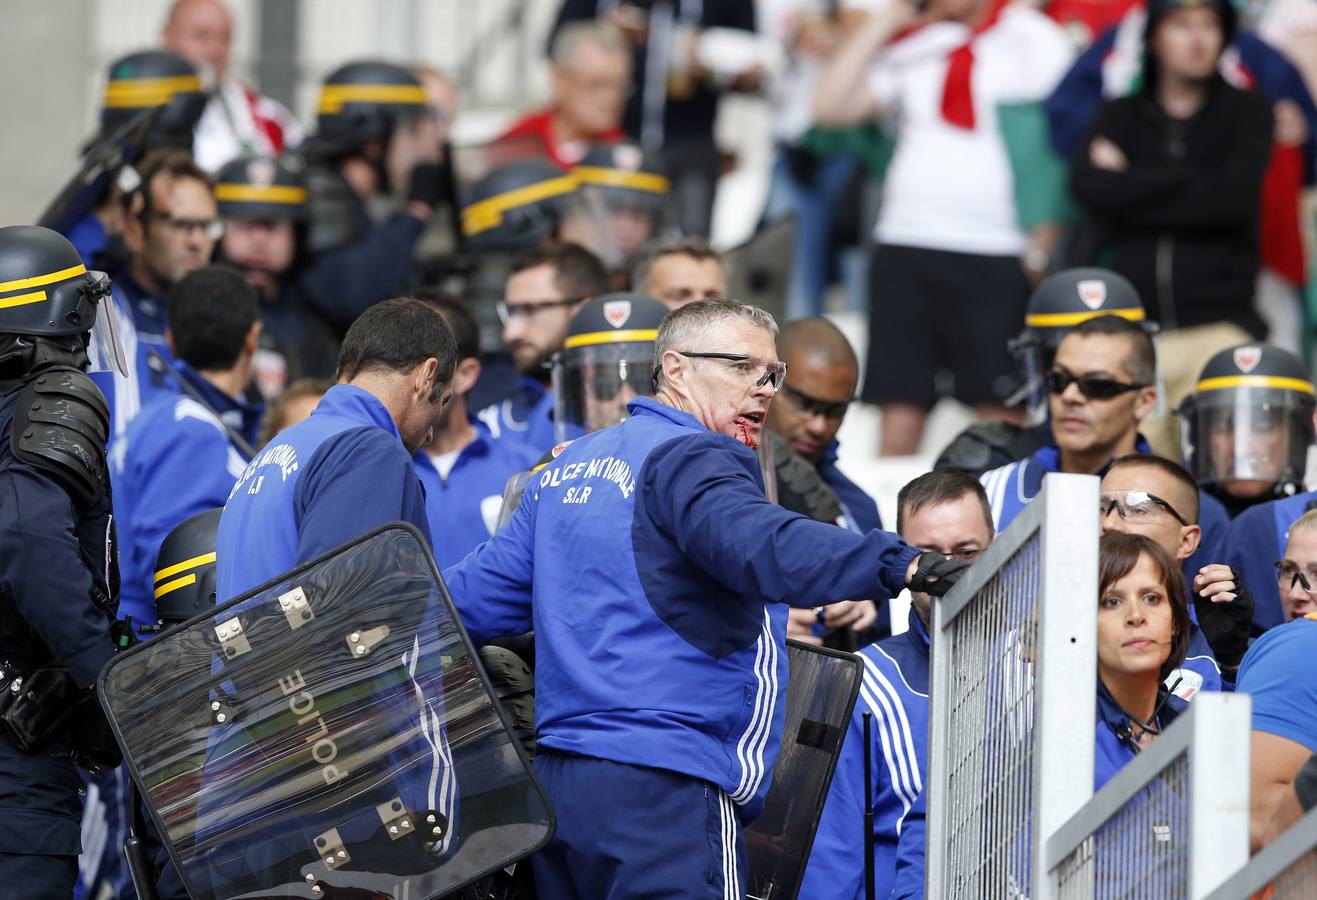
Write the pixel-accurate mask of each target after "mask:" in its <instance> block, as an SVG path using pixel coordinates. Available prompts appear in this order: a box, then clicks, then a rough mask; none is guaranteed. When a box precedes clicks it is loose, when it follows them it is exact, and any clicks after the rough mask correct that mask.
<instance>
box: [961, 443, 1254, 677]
mask: <svg viewBox="0 0 1317 900" xmlns="http://www.w3.org/2000/svg"><path fill="white" fill-rule="evenodd" d="M1136 450H1137V452H1139V453H1149V452H1151V448H1150V447H1149V446H1148V442H1147V441H1145V440H1144V439H1143V438H1142V437H1140V438H1139V440H1138V444H1137V446H1136ZM1060 467H1061V451H1060V449H1059V448H1058V447H1057V446H1056V445H1055V444H1048V445H1047V446H1046V447H1041V448H1039V449H1038V450H1036V451H1034V453H1033V455H1031V456H1026V457H1025V458H1024V459H1022V460H1019V461H1017V462H1013V463H1008V464H1007V465H1004V466H1001V467H999V468H996V469H992V470H990V471H988V472H985V473H984V474H983V477H982V478H980V479H979V481H980V482H981V483H982V484H983V489H984V491H986V492H987V494H988V503H989V505H990V506H991V507H992V521H993V525H994V527H995V528H996V529H997V533H998V534H1000V533H1001V532H1002V531H1005V530H1006V528H1007V527H1008V526H1009V525H1010V524H1011V522H1013V521H1015V517H1016V516H1018V515H1019V514H1020V511H1021V510H1023V509H1024V508H1025V506H1027V505H1028V504H1029V502H1030V501H1032V500H1033V498H1034V497H1036V496H1037V495H1038V492H1039V491H1040V490H1042V487H1043V479H1044V478H1045V477H1047V475H1049V474H1050V473H1052V472H1056V471H1058V470H1059V469H1060ZM1198 499H1199V506H1200V509H1199V513H1198V524H1199V527H1200V528H1201V529H1202V532H1203V536H1202V541H1201V542H1200V543H1199V545H1198V549H1197V550H1196V551H1195V552H1194V555H1193V556H1191V557H1189V558H1188V559H1187V560H1185V561H1184V562H1183V563H1182V564H1181V570H1182V571H1183V572H1184V576H1185V580H1186V581H1187V582H1188V584H1189V585H1190V586H1192V585H1193V578H1194V576H1195V575H1197V574H1198V570H1199V569H1201V568H1202V567H1203V566H1205V565H1208V564H1209V563H1218V562H1222V561H1223V560H1222V558H1221V557H1222V543H1223V541H1224V534H1225V530H1226V527H1227V525H1228V523H1229V517H1228V516H1227V515H1226V512H1225V507H1223V506H1222V505H1221V502H1220V501H1219V500H1217V499H1216V498H1215V497H1213V496H1211V495H1210V494H1206V493H1204V492H1202V491H1199V492H1198ZM1093 514H1094V515H1097V510H1094V511H1093ZM1189 618H1190V619H1191V620H1192V621H1193V633H1192V634H1191V635H1190V637H1189V655H1188V657H1187V658H1186V659H1185V661H1184V665H1183V666H1182V667H1181V668H1180V669H1178V670H1176V672H1175V673H1173V674H1172V675H1171V677H1170V679H1168V683H1175V681H1176V679H1179V680H1180V684H1179V687H1178V688H1177V689H1176V693H1177V694H1178V695H1179V696H1181V697H1183V698H1184V699H1186V700H1188V699H1190V698H1192V697H1193V695H1194V694H1195V693H1197V692H1198V691H1200V690H1201V691H1220V690H1230V685H1229V682H1226V681H1224V680H1223V679H1222V678H1221V667H1220V666H1219V665H1217V662H1216V657H1215V656H1214V655H1213V654H1212V648H1211V647H1209V646H1208V644H1207V639H1206V638H1205V637H1203V632H1202V631H1201V630H1200V629H1199V628H1198V614H1197V613H1196V612H1195V611H1194V604H1193V600H1192V598H1191V599H1190V601H1189Z"/></svg>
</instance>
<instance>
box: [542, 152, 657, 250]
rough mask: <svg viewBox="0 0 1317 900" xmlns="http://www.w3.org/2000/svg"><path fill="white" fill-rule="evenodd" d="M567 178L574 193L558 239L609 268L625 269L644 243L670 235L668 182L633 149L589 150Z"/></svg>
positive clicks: (651, 160) (651, 159)
mask: <svg viewBox="0 0 1317 900" xmlns="http://www.w3.org/2000/svg"><path fill="white" fill-rule="evenodd" d="M572 175H573V176H575V178H576V184H577V188H576V193H575V195H574V196H573V197H572V200H571V203H570V206H569V211H568V215H567V217H566V219H565V220H564V223H563V230H562V235H561V236H562V239H563V240H568V241H573V242H575V243H578V244H581V245H582V246H585V247H588V248H589V249H590V250H592V251H593V252H594V254H595V255H596V256H598V257H599V258H600V259H602V260H603V261H604V263H605V264H606V265H607V266H608V267H609V268H610V269H621V268H625V267H628V266H629V265H630V264H631V262H632V260H634V258H635V257H636V255H637V254H638V253H639V252H640V248H641V247H643V246H644V245H645V244H646V243H647V242H649V241H650V240H652V239H654V238H657V237H665V236H667V235H668V233H669V232H670V231H672V230H673V222H674V221H675V216H674V212H673V207H672V203H671V200H670V198H669V195H668V189H669V182H668V179H667V177H666V176H665V175H663V174H662V171H661V167H660V165H659V164H658V161H657V159H656V158H655V157H654V156H652V155H650V154H647V153H645V152H644V151H643V150H641V148H640V147H638V146H636V145H635V144H630V143H625V142H623V143H617V144H605V145H601V146H598V147H595V148H594V149H593V150H591V151H590V152H589V153H587V154H586V155H585V156H584V157H583V158H582V159H581V161H580V163H578V164H577V165H576V166H575V168H573V169H572Z"/></svg>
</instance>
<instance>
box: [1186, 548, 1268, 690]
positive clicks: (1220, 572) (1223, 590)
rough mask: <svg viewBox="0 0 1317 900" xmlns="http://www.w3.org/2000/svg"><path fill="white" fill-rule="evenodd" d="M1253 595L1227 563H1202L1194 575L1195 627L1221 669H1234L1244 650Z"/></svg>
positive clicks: (1246, 648) (1251, 613) (1250, 617)
mask: <svg viewBox="0 0 1317 900" xmlns="http://www.w3.org/2000/svg"><path fill="white" fill-rule="evenodd" d="M1253 605H1254V604H1253V594H1252V593H1251V592H1250V591H1249V589H1248V588H1246V587H1245V586H1244V585H1243V584H1241V583H1240V581H1239V573H1238V572H1236V571H1235V570H1234V569H1233V568H1232V567H1231V566H1224V565H1219V564H1214V565H1210V566H1203V568H1202V569H1200V570H1199V571H1198V574H1197V575H1195V576H1194V611H1195V612H1196V613H1198V627H1199V628H1201V629H1202V631H1203V637H1205V638H1206V639H1207V645H1208V646H1209V647H1211V648H1212V654H1213V655H1214V656H1216V661H1217V662H1218V663H1220V664H1221V667H1222V668H1223V669H1235V668H1238V666H1239V661H1240V660H1241V659H1243V658H1244V651H1246V650H1248V636H1249V629H1250V627H1251V626H1252V623H1253Z"/></svg>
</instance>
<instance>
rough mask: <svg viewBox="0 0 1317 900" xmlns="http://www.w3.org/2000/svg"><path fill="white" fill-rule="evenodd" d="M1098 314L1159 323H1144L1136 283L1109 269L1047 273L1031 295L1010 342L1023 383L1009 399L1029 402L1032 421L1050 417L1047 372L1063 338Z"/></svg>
mask: <svg viewBox="0 0 1317 900" xmlns="http://www.w3.org/2000/svg"><path fill="white" fill-rule="evenodd" d="M1098 316H1120V317H1121V318H1122V319H1127V320H1129V321H1131V322H1141V323H1145V325H1146V327H1148V328H1149V329H1150V330H1151V329H1152V328H1154V327H1155V326H1153V324H1152V323H1151V322H1146V319H1145V313H1144V310H1143V303H1142V302H1141V301H1140V300H1139V294H1138V291H1136V290H1135V289H1134V285H1132V284H1130V282H1129V280H1128V279H1126V278H1125V277H1124V276H1123V275H1118V274H1116V273H1115V272H1112V271H1110V270H1108V269H1095V268H1081V269H1066V270H1065V271H1063V272H1057V273H1056V274H1055V275H1050V276H1048V277H1047V278H1045V279H1044V280H1043V281H1042V283H1041V284H1039V285H1038V287H1036V288H1034V291H1033V293H1032V294H1030V295H1029V305H1028V307H1027V308H1026V310H1025V314H1024V330H1023V331H1021V332H1020V334H1019V335H1018V336H1017V337H1015V338H1014V339H1012V340H1011V342H1010V352H1011V355H1012V356H1013V357H1014V358H1015V365H1016V367H1017V368H1018V370H1019V373H1020V381H1021V382H1022V387H1021V388H1020V390H1019V391H1018V392H1017V393H1016V394H1015V396H1014V397H1012V398H1011V401H1009V402H1010V405H1015V404H1017V403H1021V402H1023V403H1025V404H1026V408H1027V410H1028V414H1029V423H1030V424H1032V425H1040V424H1042V423H1043V422H1044V421H1045V420H1046V419H1047V373H1048V372H1049V371H1050V370H1051V368H1052V360H1053V359H1054V358H1055V356H1056V348H1057V346H1059V345H1060V343H1061V339H1062V338H1063V337H1065V336H1066V334H1067V333H1069V331H1070V329H1072V328H1074V327H1075V326H1076V325H1078V324H1079V323H1081V322H1086V321H1088V320H1089V319H1096V318H1097V317H1098ZM1159 396H1160V393H1159Z"/></svg>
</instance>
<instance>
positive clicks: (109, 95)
mask: <svg viewBox="0 0 1317 900" xmlns="http://www.w3.org/2000/svg"><path fill="white" fill-rule="evenodd" d="M200 91H201V78H200V77H199V76H197V75H171V76H169V77H167V78H111V79H110V80H109V81H108V82H107V83H106V85H105V106H106V107H108V108H110V109H123V108H138V107H151V106H163V105H164V104H166V103H168V102H169V101H170V100H172V99H174V95H175V94H194V93H199V92H200Z"/></svg>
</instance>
